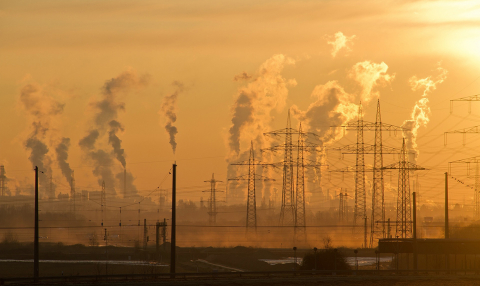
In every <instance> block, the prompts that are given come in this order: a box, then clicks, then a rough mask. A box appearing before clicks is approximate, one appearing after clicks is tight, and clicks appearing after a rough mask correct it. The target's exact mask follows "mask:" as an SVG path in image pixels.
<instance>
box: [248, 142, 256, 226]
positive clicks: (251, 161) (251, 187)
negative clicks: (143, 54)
mask: <svg viewBox="0 0 480 286" xmlns="http://www.w3.org/2000/svg"><path fill="white" fill-rule="evenodd" d="M250 144H251V146H250V156H249V158H248V190H247V191H248V197H247V232H249V231H251V230H254V231H255V232H257V199H256V196H255V152H254V151H253V142H250Z"/></svg>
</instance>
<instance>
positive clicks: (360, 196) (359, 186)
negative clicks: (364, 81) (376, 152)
mask: <svg viewBox="0 0 480 286" xmlns="http://www.w3.org/2000/svg"><path fill="white" fill-rule="evenodd" d="M356 155H357V156H356V159H355V210H354V217H353V223H354V224H356V223H357V221H359V220H363V219H365V217H366V216H367V193H366V191H365V154H364V145H363V112H362V103H360V105H359V106H358V118H357V154H356ZM365 247H366V244H365Z"/></svg>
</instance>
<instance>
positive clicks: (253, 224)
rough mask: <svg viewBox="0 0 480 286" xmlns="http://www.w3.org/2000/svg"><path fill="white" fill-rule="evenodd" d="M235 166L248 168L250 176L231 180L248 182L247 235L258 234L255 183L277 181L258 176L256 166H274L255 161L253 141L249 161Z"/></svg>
mask: <svg viewBox="0 0 480 286" xmlns="http://www.w3.org/2000/svg"><path fill="white" fill-rule="evenodd" d="M231 165H234V166H248V174H247V175H246V176H245V175H243V176H239V177H236V178H231V179H229V180H233V181H241V180H246V181H247V186H248V189H247V193H248V196H247V222H246V233H247V235H248V234H252V233H256V232H257V199H256V191H255V181H257V180H262V181H275V180H274V179H269V178H266V177H263V176H260V175H257V174H256V170H255V169H256V168H255V166H257V165H259V166H273V164H266V163H262V162H260V161H257V160H255V150H254V149H253V141H252V142H250V155H249V158H248V161H245V162H238V163H233V164H231Z"/></svg>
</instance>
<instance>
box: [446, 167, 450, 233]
mask: <svg viewBox="0 0 480 286" xmlns="http://www.w3.org/2000/svg"><path fill="white" fill-rule="evenodd" d="M449 238H450V230H449V229H448V172H445V239H449Z"/></svg>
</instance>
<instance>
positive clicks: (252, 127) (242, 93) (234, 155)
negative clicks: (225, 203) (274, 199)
mask: <svg viewBox="0 0 480 286" xmlns="http://www.w3.org/2000/svg"><path fill="white" fill-rule="evenodd" d="M293 64H295V60H293V59H291V58H289V57H287V56H285V55H282V54H277V55H274V56H272V57H271V58H269V59H268V60H266V61H265V62H264V63H262V64H261V65H260V67H259V68H258V70H257V71H256V72H255V73H254V74H252V75H248V74H247V73H246V72H243V73H242V75H243V76H241V77H242V80H244V81H246V82H245V84H244V85H243V86H242V87H240V88H239V89H238V92H237V94H236V96H235V102H234V104H233V105H232V107H231V110H232V124H231V126H230V128H229V131H228V139H227V143H228V147H229V150H230V152H229V155H228V157H227V162H235V161H244V160H248V157H249V149H250V142H251V141H253V144H254V149H255V150H256V156H257V157H256V158H255V159H257V160H260V161H269V160H271V159H272V157H271V155H267V154H261V153H260V152H258V151H259V149H260V148H264V147H267V146H266V141H265V139H264V136H263V133H264V132H268V131H270V130H271V128H270V124H271V121H272V111H273V110H277V111H281V110H282V109H283V108H284V107H285V101H286V99H287V96H288V87H290V86H295V85H296V84H297V83H296V81H295V79H285V78H284V77H283V76H282V75H281V72H282V71H283V69H284V67H285V66H287V65H293ZM237 79H238V77H237ZM238 168H240V167H233V166H230V165H229V167H228V174H227V176H228V177H229V178H233V177H236V176H237V169H238ZM263 172H265V170H262V169H261V168H259V169H258V173H263ZM264 175H266V176H269V175H268V174H264ZM230 186H231V191H230V194H229V200H230V202H232V200H233V203H241V202H243V199H242V196H243V194H240V193H239V192H241V191H240V190H242V189H243V188H240V187H241V185H239V184H237V183H236V182H232V183H230ZM265 186H267V184H265ZM258 191H263V192H264V198H265V200H266V201H268V199H270V193H271V192H270V189H269V188H267V187H266V188H264V185H263V184H262V185H261V186H259V187H258ZM231 198H233V199H232V200H231Z"/></svg>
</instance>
